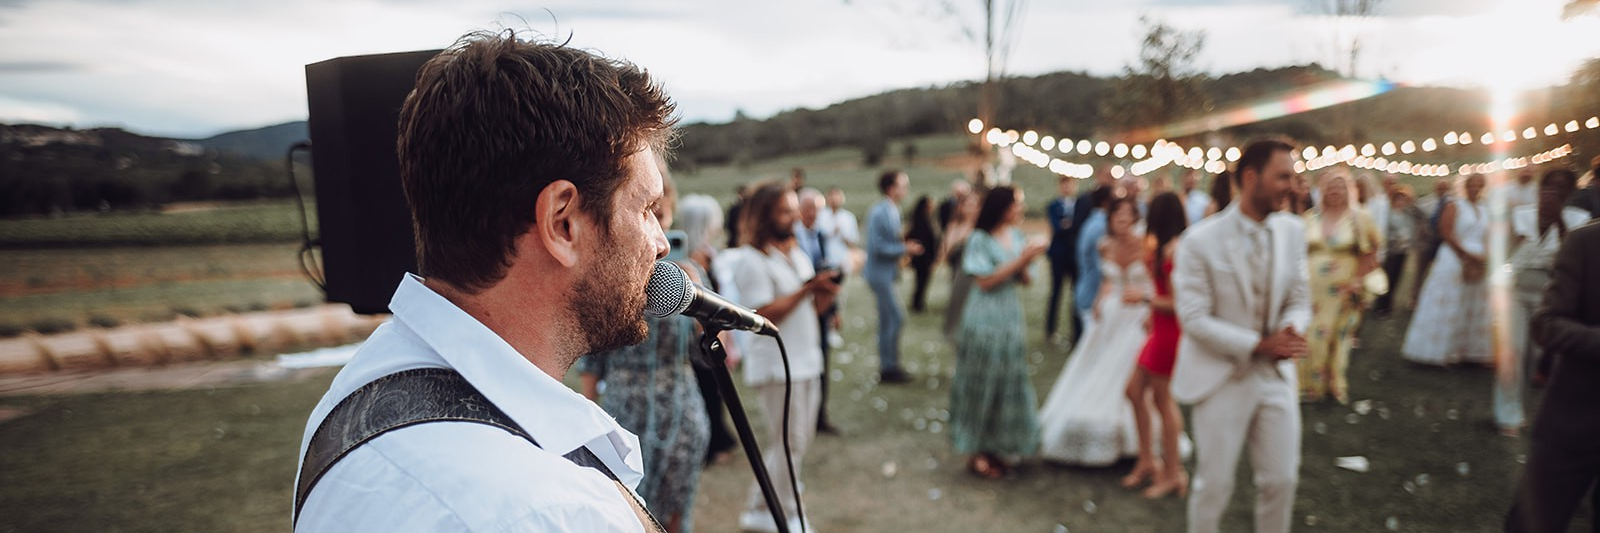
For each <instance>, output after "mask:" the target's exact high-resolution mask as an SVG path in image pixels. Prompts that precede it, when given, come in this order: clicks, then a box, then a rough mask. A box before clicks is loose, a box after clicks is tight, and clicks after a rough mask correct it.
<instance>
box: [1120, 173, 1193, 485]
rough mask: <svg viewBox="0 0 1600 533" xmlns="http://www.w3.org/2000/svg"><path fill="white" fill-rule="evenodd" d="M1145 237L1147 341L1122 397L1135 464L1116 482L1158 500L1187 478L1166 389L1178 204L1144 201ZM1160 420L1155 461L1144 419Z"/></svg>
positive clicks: (1178, 421)
mask: <svg viewBox="0 0 1600 533" xmlns="http://www.w3.org/2000/svg"><path fill="white" fill-rule="evenodd" d="M1149 211H1150V214H1149V217H1148V221H1147V224H1148V228H1147V235H1149V239H1150V240H1151V243H1150V247H1149V248H1150V253H1149V261H1150V264H1151V268H1150V271H1151V272H1153V273H1155V274H1154V278H1155V286H1156V292H1155V296H1154V297H1153V298H1151V299H1150V322H1149V325H1148V329H1149V330H1150V339H1149V340H1148V341H1146V342H1145V346H1144V351H1143V352H1141V353H1140V354H1139V364H1138V366H1137V367H1136V368H1134V372H1133V377H1131V378H1129V379H1128V388H1127V390H1126V393H1127V395H1128V401H1130V402H1132V403H1133V416H1134V423H1135V424H1136V427H1137V428H1138V433H1139V460H1138V462H1137V463H1135V464H1134V467H1133V472H1131V473H1129V474H1128V475H1127V477H1124V478H1122V486H1123V487H1126V488H1130V489H1131V488H1135V487H1138V486H1139V485H1141V484H1143V483H1144V482H1145V481H1149V482H1150V486H1149V487H1147V488H1145V490H1144V496H1145V497H1146V498H1162V497H1165V496H1166V495H1168V494H1171V493H1173V492H1177V493H1178V495H1179V496H1183V495H1185V494H1187V493H1188V491H1189V474H1188V473H1187V472H1185V471H1184V469H1183V458H1182V456H1181V454H1180V453H1179V447H1178V439H1179V433H1181V432H1182V431H1183V413H1182V412H1180V411H1178V403H1177V402H1176V401H1174V400H1173V399H1172V393H1171V392H1170V389H1169V386H1170V384H1171V379H1172V365H1173V364H1174V363H1175V362H1176V361H1177V358H1178V338H1179V337H1180V336H1181V333H1180V331H1179V329H1178V317H1177V314H1176V313H1175V312H1174V310H1173V298H1172V257H1173V255H1174V252H1175V251H1176V250H1177V248H1178V234H1180V233H1183V230H1184V229H1185V228H1187V227H1188V222H1187V220H1186V219H1185V217H1184V209H1183V200H1182V199H1180V198H1179V197H1178V195H1176V194H1174V193H1170V192H1168V193H1161V194H1159V195H1157V196H1156V197H1155V198H1153V199H1151V200H1150V209H1149ZM1152 410H1154V411H1155V413H1156V414H1157V415H1158V416H1160V417H1161V424H1160V428H1161V459H1160V461H1159V464H1158V461H1157V459H1156V456H1155V453H1154V451H1153V450H1152V446H1151V441H1150V422H1151V420H1150V413H1151V411H1152Z"/></svg>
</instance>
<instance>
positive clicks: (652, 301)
mask: <svg viewBox="0 0 1600 533" xmlns="http://www.w3.org/2000/svg"><path fill="white" fill-rule="evenodd" d="M644 294H645V298H646V300H647V301H646V302H645V305H644V314H645V315H647V316H652V317H656V318H666V317H669V316H673V315H676V314H679V313H682V312H684V310H686V309H688V308H689V303H690V302H691V301H693V300H694V291H692V290H690V286H689V274H688V273H687V272H684V271H683V269H682V268H678V265H675V264H672V262H671V261H656V269H655V271H654V272H651V273H650V284H649V285H647V286H645V288H644Z"/></svg>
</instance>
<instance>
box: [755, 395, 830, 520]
mask: <svg viewBox="0 0 1600 533" xmlns="http://www.w3.org/2000/svg"><path fill="white" fill-rule="evenodd" d="M752 389H753V390H754V391H755V396H756V402H757V403H758V404H760V405H761V412H762V413H763V414H764V415H765V416H766V419H767V420H766V421H767V423H766V431H765V432H763V434H762V435H761V437H762V438H761V459H762V462H763V463H765V464H766V466H767V474H768V475H769V476H771V477H772V488H773V489H775V490H776V491H777V493H778V501H779V502H780V503H782V504H783V507H784V509H783V511H784V513H783V514H784V516H785V517H787V518H789V519H791V520H792V519H795V518H797V517H799V513H798V512H797V511H796V507H797V505H796V502H797V500H796V498H797V497H798V495H796V494H795V491H794V490H793V489H792V488H791V486H790V484H789V463H788V461H786V460H784V455H783V440H782V439H783V435H782V433H780V432H779V429H778V428H779V427H781V426H780V424H781V423H782V422H783V383H782V382H772V383H766V384H762V385H757V386H755V387H753V388H752ZM821 401H822V378H813V379H808V380H805V381H799V382H795V384H794V395H793V396H792V397H791V398H790V401H789V408H790V409H789V452H790V453H791V454H793V455H794V475H795V479H796V480H801V479H802V478H801V476H800V472H801V468H800V467H801V463H803V462H804V460H805V456H806V449H807V448H810V447H811V441H812V440H813V439H815V438H816V436H817V409H818V408H819V407H821V405H822V404H821ZM801 488H802V489H804V483H803V482H801ZM745 511H746V512H754V513H768V512H769V511H768V510H767V501H766V499H765V498H763V497H762V495H761V486H760V485H759V484H756V483H753V482H752V483H751V484H750V496H749V498H748V499H747V501H746V503H745Z"/></svg>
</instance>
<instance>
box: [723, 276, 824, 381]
mask: <svg viewBox="0 0 1600 533" xmlns="http://www.w3.org/2000/svg"><path fill="white" fill-rule="evenodd" d="M739 250H740V252H741V255H742V258H743V260H742V261H741V263H740V264H739V265H738V268H736V269H735V270H734V272H733V283H734V285H735V286H737V287H738V288H739V300H738V302H739V304H741V305H744V306H745V307H749V308H751V309H759V308H761V307H762V306H765V305H767V304H770V303H772V301H773V300H776V299H778V297H780V296H783V295H786V294H793V293H794V292H795V291H798V290H800V287H801V286H802V285H805V282H806V281H808V280H810V279H811V277H812V276H814V275H816V271H815V270H814V269H812V268H811V258H809V257H806V253H805V252H803V251H801V250H800V247H799V246H795V247H793V248H791V249H790V250H789V253H788V254H787V257H785V254H783V253H782V252H777V251H775V250H774V251H758V250H756V249H754V248H751V247H749V246H745V247H741V248H740V249H739ZM777 326H778V331H779V334H780V335H782V336H783V345H784V347H786V348H788V349H789V377H790V379H791V380H793V382H795V383H799V382H801V381H805V380H808V379H815V378H817V377H819V376H821V375H822V328H821V325H820V324H818V321H817V308H816V304H814V303H813V301H812V298H810V297H805V298H801V299H800V304H799V305H796V306H794V310H792V311H789V314H788V316H785V317H783V320H781V321H778V323H777ZM747 341H748V342H746V344H745V345H744V346H743V347H742V348H743V349H744V351H745V352H744V382H745V384H748V385H752V386H754V385H763V384H767V383H773V382H777V383H782V382H783V356H782V354H780V353H779V352H778V342H777V341H775V340H773V339H772V338H771V337H760V336H751V337H749V338H748V339H747Z"/></svg>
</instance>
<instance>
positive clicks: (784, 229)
mask: <svg viewBox="0 0 1600 533" xmlns="http://www.w3.org/2000/svg"><path fill="white" fill-rule="evenodd" d="M773 225H774V226H777V227H775V228H772V240H775V241H780V242H781V241H787V240H789V239H793V238H794V226H784V225H781V224H773Z"/></svg>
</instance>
